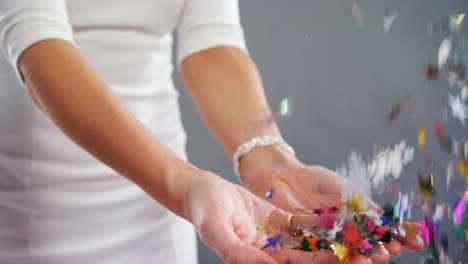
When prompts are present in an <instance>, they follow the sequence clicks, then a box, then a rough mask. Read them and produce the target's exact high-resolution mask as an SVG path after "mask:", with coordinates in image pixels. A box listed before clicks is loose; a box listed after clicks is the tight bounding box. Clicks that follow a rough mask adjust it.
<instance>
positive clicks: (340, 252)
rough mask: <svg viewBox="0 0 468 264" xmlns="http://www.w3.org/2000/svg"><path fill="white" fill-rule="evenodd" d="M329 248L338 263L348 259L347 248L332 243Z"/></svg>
mask: <svg viewBox="0 0 468 264" xmlns="http://www.w3.org/2000/svg"><path fill="white" fill-rule="evenodd" d="M331 248H332V249H333V252H334V253H335V256H337V257H338V259H339V260H340V261H346V260H348V259H349V252H348V248H347V247H345V246H343V245H341V244H339V243H336V242H334V243H333V245H332V246H331Z"/></svg>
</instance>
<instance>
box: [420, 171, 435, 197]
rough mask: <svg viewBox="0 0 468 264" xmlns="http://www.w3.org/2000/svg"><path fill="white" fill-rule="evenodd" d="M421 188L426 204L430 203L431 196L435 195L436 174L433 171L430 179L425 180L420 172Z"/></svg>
mask: <svg viewBox="0 0 468 264" xmlns="http://www.w3.org/2000/svg"><path fill="white" fill-rule="evenodd" d="M418 181H419V189H420V191H421V193H422V194H423V196H424V199H425V201H426V204H428V205H429V204H430V202H431V196H433V195H434V175H433V174H432V173H431V175H430V176H429V179H427V180H424V178H423V176H422V175H421V174H418Z"/></svg>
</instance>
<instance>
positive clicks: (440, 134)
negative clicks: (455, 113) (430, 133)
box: [434, 120, 445, 140]
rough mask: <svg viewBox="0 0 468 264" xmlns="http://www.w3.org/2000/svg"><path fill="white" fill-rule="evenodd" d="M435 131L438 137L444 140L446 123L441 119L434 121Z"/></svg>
mask: <svg viewBox="0 0 468 264" xmlns="http://www.w3.org/2000/svg"><path fill="white" fill-rule="evenodd" d="M434 132H435V134H436V137H437V139H439V140H442V139H444V138H445V129H444V125H443V124H442V122H440V121H439V120H436V121H435V123H434Z"/></svg>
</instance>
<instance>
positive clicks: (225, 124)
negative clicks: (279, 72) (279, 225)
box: [181, 47, 295, 187]
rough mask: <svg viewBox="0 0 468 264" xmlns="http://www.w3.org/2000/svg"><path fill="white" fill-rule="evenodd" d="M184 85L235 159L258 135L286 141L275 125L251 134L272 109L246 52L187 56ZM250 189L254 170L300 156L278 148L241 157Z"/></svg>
mask: <svg viewBox="0 0 468 264" xmlns="http://www.w3.org/2000/svg"><path fill="white" fill-rule="evenodd" d="M181 73H182V78H183V80H184V83H185V86H186V87H187V89H188V91H189V92H190V94H191V96H192V98H193V99H194V101H195V104H196V105H197V107H198V109H199V111H200V113H201V115H202V117H203V118H204V121H205V122H206V123H207V125H208V127H209V128H210V129H211V131H212V132H213V133H214V134H215V135H216V137H217V138H218V140H219V141H220V142H221V144H222V145H223V146H224V148H225V150H226V152H227V153H228V155H230V156H232V155H233V153H234V151H235V150H236V148H237V147H238V146H239V145H241V144H242V143H244V142H246V141H248V140H250V139H252V138H253V137H255V136H259V135H272V136H281V134H280V132H279V130H278V127H277V126H276V123H275V122H271V123H269V124H266V125H264V126H259V127H256V128H255V129H252V130H247V128H249V127H251V126H252V124H253V123H254V122H255V120H256V119H257V117H258V116H259V114H260V113H261V112H264V111H267V110H268V109H269V107H268V103H267V100H266V98H265V94H264V91H263V85H262V81H261V78H260V76H259V73H258V71H257V68H256V66H255V64H254V63H253V61H252V59H251V58H250V56H249V55H248V54H247V53H246V52H245V51H244V50H241V49H238V48H233V47H217V48H212V49H208V50H205V51H202V52H199V53H196V54H193V55H192V56H189V57H187V58H186V59H185V60H183V61H182V63H181ZM240 161H241V166H240V168H241V174H242V176H243V179H244V180H245V181H246V183H247V185H249V186H251V187H252V185H254V184H255V185H257V184H259V181H260V180H261V179H259V178H255V177H256V176H253V175H260V173H253V170H261V169H262V168H263V167H265V169H268V170H271V169H273V167H274V165H275V164H284V162H294V161H295V157H294V156H293V155H291V154H290V153H288V152H286V151H284V150H283V149H281V148H280V147H278V146H276V145H272V146H268V147H262V148H255V149H254V150H252V151H251V152H249V153H248V155H245V156H244V157H243V158H241V160H240Z"/></svg>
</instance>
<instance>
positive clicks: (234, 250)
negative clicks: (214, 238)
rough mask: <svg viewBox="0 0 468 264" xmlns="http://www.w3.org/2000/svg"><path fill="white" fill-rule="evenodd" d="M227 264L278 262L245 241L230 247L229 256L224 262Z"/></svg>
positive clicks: (273, 263)
mask: <svg viewBox="0 0 468 264" xmlns="http://www.w3.org/2000/svg"><path fill="white" fill-rule="evenodd" d="M224 263H226V264H244V263H246V264H278V262H277V261H276V260H275V259H273V258H272V257H271V256H269V255H268V254H267V253H265V252H263V251H262V250H260V249H258V248H255V247H253V246H251V245H248V244H247V243H245V242H243V241H240V240H239V241H237V242H236V243H234V244H233V245H230V249H229V254H228V255H227V258H226V259H225V260H224Z"/></svg>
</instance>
